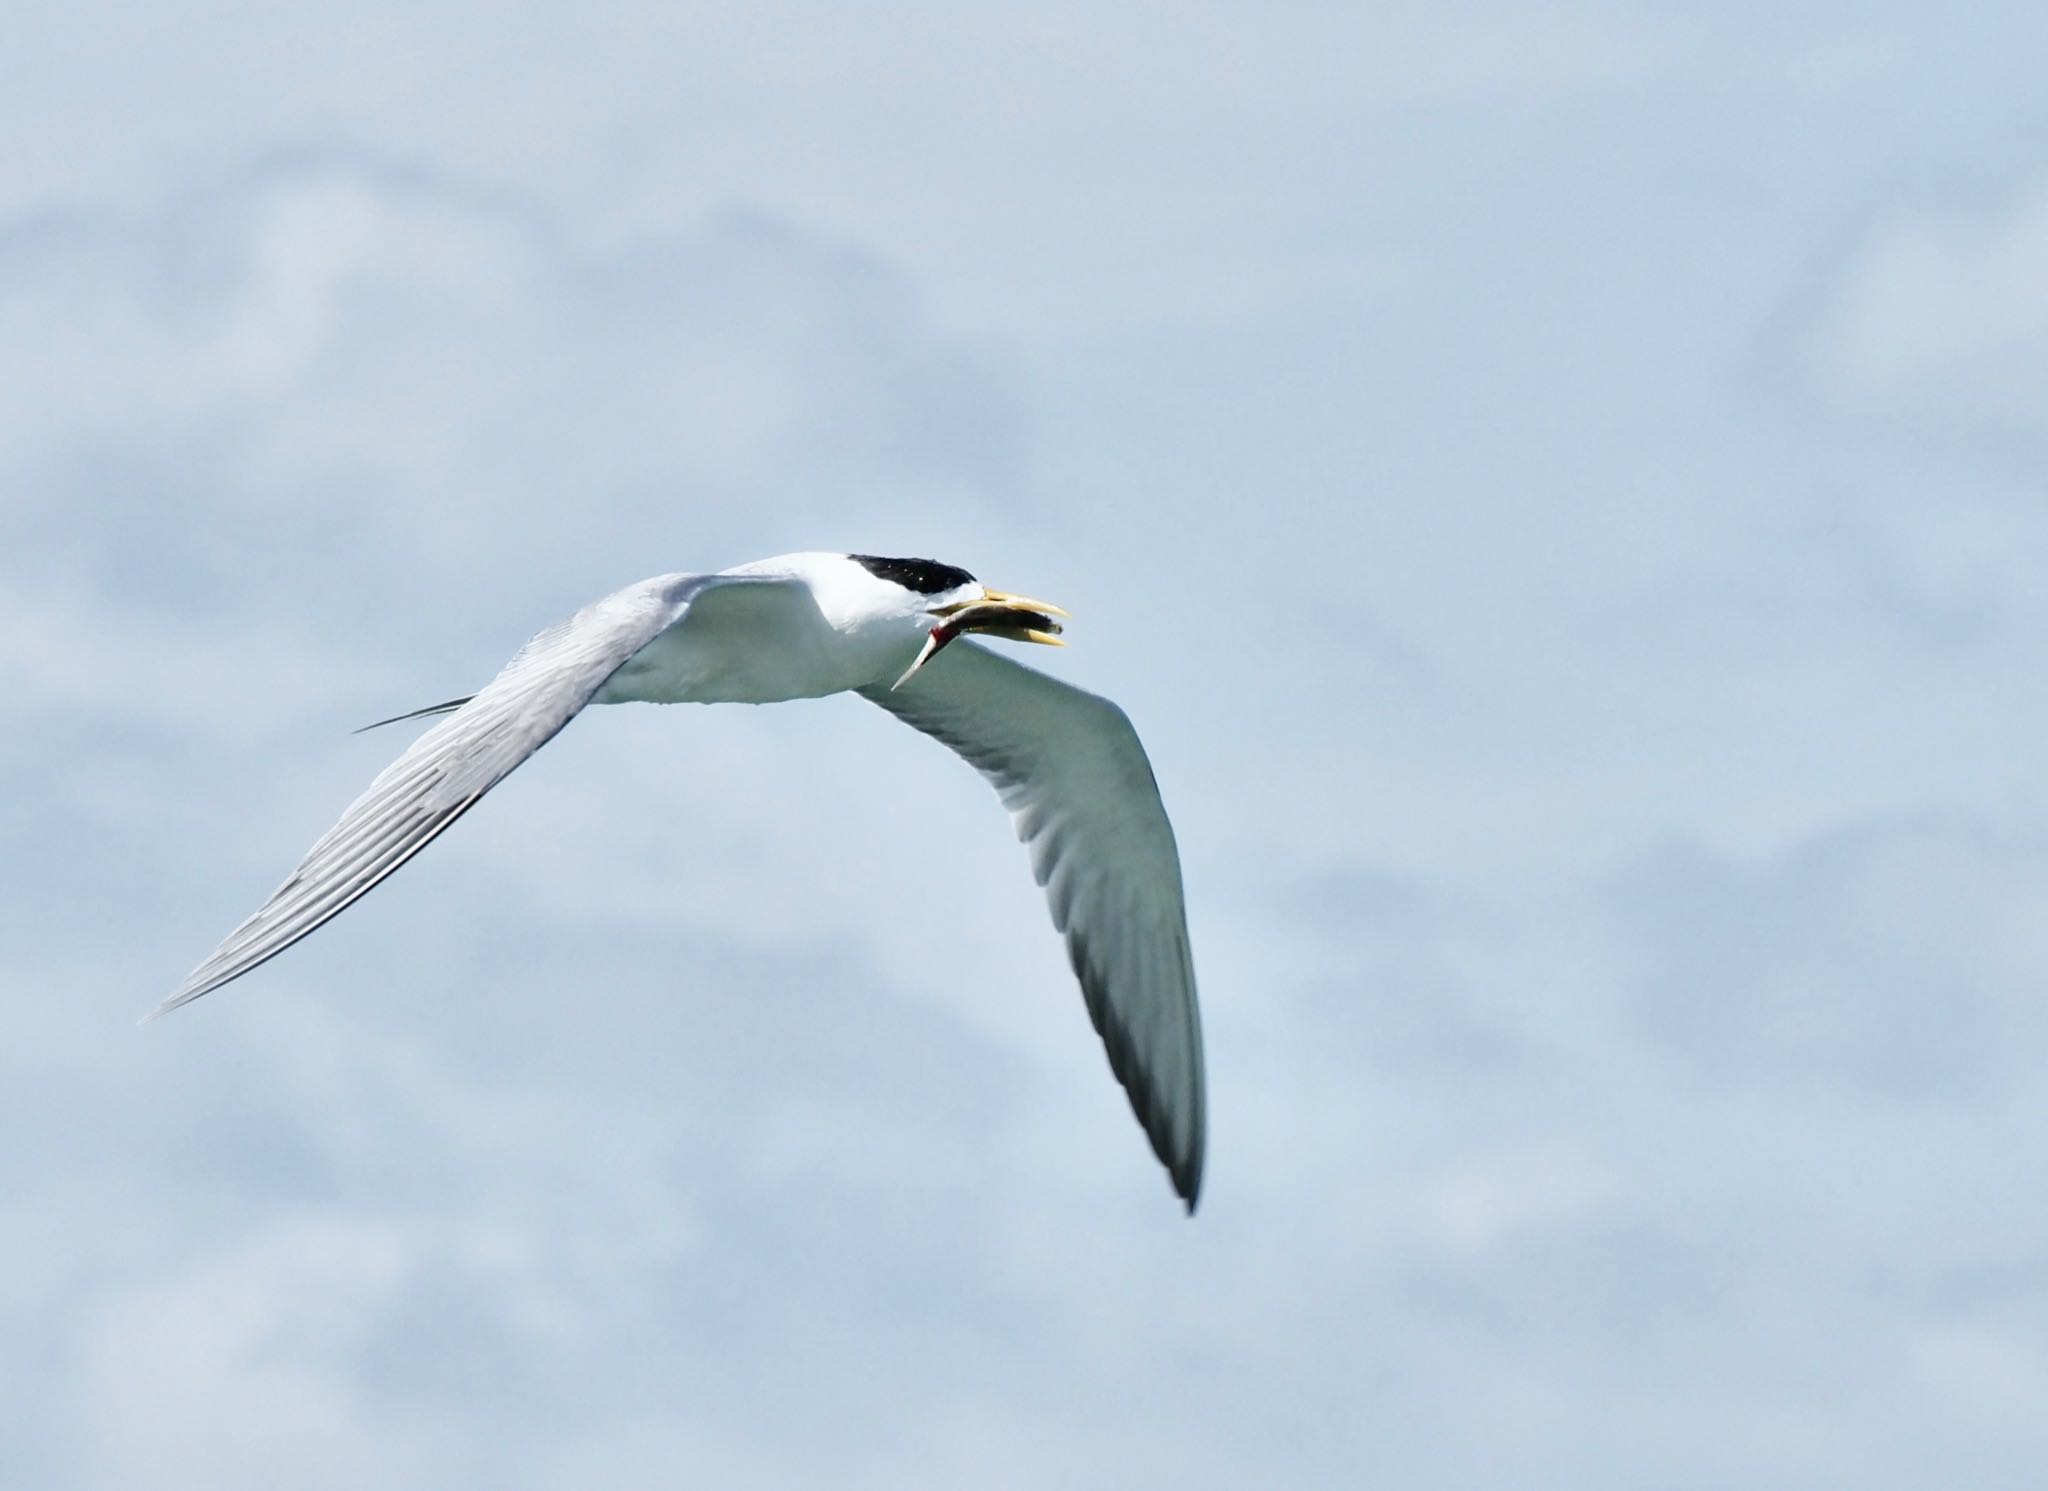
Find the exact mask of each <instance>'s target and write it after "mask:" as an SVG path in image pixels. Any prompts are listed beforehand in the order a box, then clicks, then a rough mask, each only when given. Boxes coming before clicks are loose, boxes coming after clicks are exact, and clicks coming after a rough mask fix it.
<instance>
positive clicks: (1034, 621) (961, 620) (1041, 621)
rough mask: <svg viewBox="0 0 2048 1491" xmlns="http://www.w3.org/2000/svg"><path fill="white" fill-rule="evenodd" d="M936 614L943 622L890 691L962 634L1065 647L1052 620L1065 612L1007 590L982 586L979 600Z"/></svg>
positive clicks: (1050, 603)
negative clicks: (978, 633) (984, 635)
mask: <svg viewBox="0 0 2048 1491" xmlns="http://www.w3.org/2000/svg"><path fill="white" fill-rule="evenodd" d="M937 614H938V615H940V616H941V617H943V618H944V620H942V621H941V622H940V623H939V624H938V625H937V626H935V627H933V628H932V629H931V631H930V632H928V633H926V635H925V639H924V646H923V647H922V648H920V649H919V650H918V654H917V657H916V659H915V660H913V661H912V663H911V665H910V666H909V667H908V668H905V669H904V670H903V676H902V677H901V678H899V679H897V680H896V681H895V682H894V683H892V684H890V685H889V688H890V690H891V691H892V692H893V691H894V690H896V689H900V688H902V687H903V685H904V684H906V683H908V682H910V679H911V675H913V674H914V673H916V672H917V670H918V669H919V668H922V667H923V666H924V665H925V664H926V663H928V662H930V661H931V660H932V659H933V658H934V657H936V656H938V652H939V649H940V648H942V647H944V646H945V645H946V644H947V643H948V642H950V641H952V640H953V639H954V638H955V637H957V636H959V635H960V634H961V633H963V632H986V633H988V635H990V636H992V637H1002V638H1004V639H1005V640H1007V641H1011V642H1038V643H1041V644H1043V645H1044V646H1047V647H1065V646H1066V645H1067V644H1066V643H1064V642H1062V641H1061V640H1060V624H1059V623H1058V622H1057V621H1055V620H1053V618H1054V617H1055V616H1064V615H1066V614H1067V612H1066V609H1065V608H1064V607H1062V606H1055V605H1054V604H1053V603H1052V602H1051V601H1041V600H1034V599H1032V598H1031V597H1030V596H1028V595H1012V594H1010V592H1008V591H1007V590H995V589H992V588H990V587H989V586H986V585H984V586H983V587H982V596H981V599H980V600H976V601H962V602H960V604H958V605H956V606H945V607H942V608H940V610H939V611H938V613H937Z"/></svg>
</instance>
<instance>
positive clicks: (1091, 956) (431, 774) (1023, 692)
mask: <svg viewBox="0 0 2048 1491" xmlns="http://www.w3.org/2000/svg"><path fill="white" fill-rule="evenodd" d="M1066 614H1067V613H1066V612H1064V611H1062V610H1061V609H1060V608H1059V607H1057V606H1053V605H1049V604H1047V603H1046V602H1044V601H1035V600H1032V599H1030V598H1029V597H1026V596H1018V595H1008V594H1005V593H1004V592H1002V591H1000V590H991V589H990V588H988V587H987V586H985V585H983V584H982V583H981V582H980V581H978V580H976V579H975V578H974V576H972V575H970V574H968V573H967V571H965V570H963V569H956V568H955V567H953V566H952V565H947V564H939V563H937V562H935V561H933V560H929V559H883V558H877V557H875V556H873V555H868V554H785V555H782V556H780V557H778V558H774V559H763V560H760V561H758V562H756V563H753V564H742V565H739V566H737V567H735V568H733V569H728V570H721V571H720V572H719V573H717V574H712V575H683V574H677V575H661V576H657V577H656V578H654V579H651V580H643V581H641V582H640V583H639V584H637V585H629V586H627V587H626V588H625V589H624V590H621V591H618V592H617V593H616V594H613V595H608V596H606V597H605V598H604V599H603V600H600V601H598V602H596V603H595V604H593V605H589V606H586V607H584V608H583V609H582V610H581V611H578V612H577V613H576V614H575V615H574V616H572V617H570V618H569V619H568V620H567V621H565V622H563V623H561V624H560V625H558V626H553V627H550V628H548V629H547V630H546V631H544V632H542V633H540V635H538V636H537V637H535V638H534V639H533V640H532V641H530V642H528V643H527V644H526V645H525V646H524V647H522V648H520V649H519V651H518V652H517V653H516V654H515V655H514V656H513V658H512V661H511V662H509V663H507V664H506V665H505V667H504V670H503V671H502V672H500V673H499V674H498V676H497V677H496V678H494V679H492V680H491V682H490V683H488V684H486V685H485V686H484V687H483V688H482V689H481V690H479V691H478V692H477V693H475V694H472V695H470V696H469V697H467V698H463V699H453V700H450V701H448V702H447V703H445V704H436V705H431V706H429V707H428V708H426V709H421V710H416V711H414V712H413V713H411V714H407V715H399V716H397V720H408V719H419V718H424V717H426V716H430V715H446V716H447V718H446V719H444V720H442V721H441V722H440V723H439V724H437V725H435V726H433V727H432V728H431V729H429V730H428V731H427V732H426V733H425V734H423V735H421V736H420V737H419V739H417V740H415V741H414V742H413V743H412V745H411V746H410V747H408V748H407V749H406V751H405V753H404V754H403V755H401V756H400V757H399V758H398V759H397V760H396V761H394V762H392V763H391V765H389V766H388V767H386V768H385V769H384V770H383V771H382V772H381V773H380V774H379V775H378V776H377V778H376V780H375V781H373V782H371V783H370V786H369V790H368V791H366V792H364V793H363V795H362V796H361V797H359V798H357V799H356V800H355V802H353V803H352V804H350V805H349V808H348V811H347V812H345V813H343V814H342V815H341V821H340V822H338V823H336V824H335V825H334V827H333V828H331V829H329V830H328V831H327V833H326V834H325V835H323V836H322V837H321V839H320V840H319V842H318V843H316V844H314V845H313V847H312V848H311V849H310V850H308V851H307V852H306V857H305V858H304V859H303V860H301V861H300V863H299V867H298V868H297V869H296V870H294V871H293V872H292V875H291V878H290V879H288V880H286V881H285V883H284V884H283V885H281V886H279V887H278V888H277V890H276V891H275V892H274V893H273V894H272V895H271V897H270V899H269V900H268V901H265V902H264V903H263V905H262V906H261V907H260V908H259V909H258V910H257V912H256V914H255V915H254V916H252V917H250V918H249V919H248V920H247V921H245V922H243V923H242V925H241V926H239V927H237V928H236V929H235V930H234V931H233V932H231V933H229V934H228V937H227V940H226V941H224V942H222V943H221V945H220V946H219V947H218V948H217V949H215V951H214V953H213V955H212V956H211V957H209V958H208V959H207V960H206V961H205V962H204V963H201V964H200V965H199V966H198V967H197V968H196V969H194V970H193V971H192V974H191V976H190V977H189V978H187V979H186V980H185V982H184V984H183V985H182V986H181V987H180V988H179V989H178V991H177V992H176V993H175V994H173V995H171V997H170V998H168V999H166V1000H165V1001H164V1002H163V1003H162V1004H161V1005H159V1006H158V1007H157V1009H156V1010H155V1011H154V1013H153V1014H152V1015H151V1016H150V1017H149V1018H151V1019H154V1018H156V1016H157V1015H162V1014H164V1013H166V1012H168V1011H170V1010H174V1009H176V1008H177V1007H178V1006H179V1005H181V1004H185V1003H188V1002H190V1001H191V1000H194V999H197V998H198V997H199V996H200V995H202V994H206V993H209V992H211V991H212V990H214V989H218V988H219V987H220V986H221V985H222V984H225V983H227V982H228V981H229V980H231V979H237V978H240V977H241V976H242V975H243V974H245V973H247V972H249V970H251V969H252V968H254V967H256V966H257V965H258V964H259V963H262V962H264V961H266V960H267V959H269V958H272V957H275V956H276V955H277V954H278V953H281V952H283V951H284V950H285V949H286V948H287V947H290V946H291V945H292V944H293V943H294V942H297V941H298V940H299V939H300V938H301V937H304V936H305V935H306V934H307V933H309V932H311V931H313V930H314V929H315V928H317V927H319V926H320V925H322V924H323V923H324V922H326V921H328V920H329V919H330V918H332V917H334V916H336V915H338V914H340V913H341V912H342V911H344V910H346V909H347V908H348V906H349V905H350V904H352V903H353V902H354V901H355V900H356V899H357V898H359V897H360V896H362V895H363V894H365V893H366V892H367V891H369V890H370V888H371V887H373V886H375V885H376V884H377V882H378V881H380V880H382V879H383V878H384V877H385V876H387V875H389V874H390V873H391V872H392V871H393V870H396V869H397V868H398V867H399V866H400V865H402V864H404V863H405V862H406V861H407V860H408V859H410V858H412V856H413V855H415V854H417V853H419V851H420V850H422V849H424V848H426V846H427V845H428V844H430V843H432V842H433V840H434V839H435V838H436V837H437V836H439V835H440V834H441V833H442V832H443V831H444V830H445V829H447V828H448V826H449V825H450V824H452V823H454V822H455V820H456V819H457V818H460V817H461V816H462V815H463V813H465V812H466V811H468V810H469V808H470V807H472V806H473V805H474V804H475V803H476V801H477V799H478V798H480V797H482V796H483V795H484V794H485V793H486V792H488V791H490V790H491V788H493V787H495V786H496V785H497V784H498V783H499V782H501V781H503V780H504V779H505V777H506V776H507V775H508V774H509V773H510V772H511V771H512V770H513V768H515V767H517V766H518V765H519V763H520V762H522V761H524V760H525V759H526V758H527V757H528V756H531V755H532V754H533V753H534V752H535V751H537V750H539V749H540V748H541V747H542V746H543V745H545V744H546V743H547V742H548V741H549V740H550V739H551V738H553V736H554V734H555V732H556V731H558V730H560V729H561V728H562V727H563V726H564V725H566V724H568V723H569V721H570V720H572V719H574V718H575V717H576V715H577V714H578V713H579V712H580V711H581V710H582V709H583V707H584V706H585V705H586V704H624V703H631V702H635V701H646V702H651V703H657V704H677V703H689V704H718V703H749V704H768V703H774V702H777V701H780V700H785V699H811V698H818V697H820V696H822V695H826V694H836V693H841V692H845V691H848V690H851V691H852V692H854V693H857V694H859V695H861V697H863V698H865V699H868V700H870V701H871V702H873V703H875V704H879V705H880V706H881V707H882V708H884V709H886V710H888V711H889V712H890V713H891V714H893V715H895V716H896V717H897V718H898V719H900V720H902V721H904V722H905V723H906V724H909V725H913V726H915V727H916V728H917V729H919V730H922V731H923V732H924V733H925V734H927V735H930V736H932V737H933V738H934V739H936V740H938V741H940V742H942V743H944V744H945V745H948V746H950V747H952V749H953V750H955V751H957V752H958V753H959V754H960V755H961V756H962V757H964V758H965V759H966V760H967V761H968V762H969V763H970V764H971V765H973V766H974V767H975V768H976V769H977V770H978V771H980V772H981V774H982V775H983V776H985V777H987V778H988V780H989V782H990V783H991V784H992V785H993V786H994V787H995V789H996V791H997V793H998V794H1000V796H1001V798H1002V801H1003V806H1004V807H1006V808H1008V809H1009V810H1010V816H1011V820H1012V822H1013V823H1014V824H1015V826H1016V830H1017V836H1018V837H1019V838H1020V839H1022V840H1023V841H1024V843H1025V845H1026V847H1027V848H1028V849H1029V851H1030V855H1031V868H1032V872H1033V873H1034V874H1035V875H1036V876H1037V878H1038V883H1039V884H1040V885H1041V886H1043V887H1044V888H1045V892H1046V898H1047V900H1048V901H1049V902H1050V903H1051V908H1052V919H1053V924H1054V925H1055V926H1056V927H1057V928H1058V929H1059V930H1060V931H1061V932H1062V933H1064V934H1065V936H1066V943H1067V953H1068V957H1069V960H1070V961H1071V962H1072V964H1073V968H1074V973H1075V975H1076V976H1077V977H1078V978H1079V980H1080V984H1081V992H1082V995H1083V996H1084V997H1085V999H1086V1000H1087V1004H1088V1013H1089V1015H1090V1016H1091V1017H1092V1018H1093V1020H1094V1022H1095V1028H1096V1030H1097V1031H1098V1032H1099V1033H1100V1034H1101V1036H1102V1041H1103V1044H1104V1045H1105V1046H1106V1047H1107V1048H1108V1051H1109V1064H1110V1068H1111V1070H1112V1071H1114V1072H1115V1073H1116V1078H1117V1080H1118V1081H1119V1082H1121V1083H1122V1084H1123V1086H1124V1090H1125V1091H1126V1092H1127V1093H1128V1094H1129V1096H1130V1101H1131V1107H1132V1109H1133V1110H1134V1111H1135V1112H1136V1114H1137V1116H1138V1122H1139V1123H1140V1124H1142V1125H1143V1126H1144V1129H1145V1133H1146V1135H1147V1136H1148V1137H1149V1138H1150V1139H1151V1141H1152V1149H1153V1151H1154V1153H1156V1154H1157V1155H1158V1156H1159V1159H1160V1161H1161V1163H1163V1164H1164V1165H1165V1166H1166V1169H1167V1172H1168V1174H1169V1175H1171V1177H1172V1179H1173V1186H1174V1189H1175V1190H1176V1191H1177V1192H1178V1193H1179V1194H1180V1196H1181V1198H1182V1199H1183V1200H1184V1201H1186V1203H1187V1207H1188V1210H1189V1211H1190V1212H1192V1211H1193V1210H1194V1209H1195V1200H1196V1197H1197V1196H1198V1195H1199V1193H1200V1190H1201V1184H1202V1156H1203V1149H1204V1142H1205V1133H1206V1113H1205V1107H1206V1099H1205V1096H1204V1090H1203V1078H1202V1027H1201V1016H1200V1012H1199V1011H1198V1009H1197V1008H1196V1003H1195V973H1194V964H1193V961H1192V959H1191V957H1190V955H1189V951H1188V932H1187V914H1186V911H1185V909H1184V906H1183V902H1182V895H1181V878H1180V859H1179V856H1178V854H1177V852H1176V850H1175V848H1174V840H1173V829H1172V826H1171V825H1170V824H1169V823H1168V822H1167V820H1166V809H1165V807H1164V805H1163V804H1161V802H1160V800H1159V788H1158V786H1157V784H1156V783H1155V782H1154V781H1153V778H1152V767H1151V763H1150V762H1149V761H1148V760H1147V759H1146V757H1145V749H1144V747H1143V746H1142V745H1140V744H1139V743H1138V736H1137V732H1136V731H1135V730H1133V729H1132V728H1131V722H1130V720H1129V718H1128V717H1126V715H1125V714H1124V712H1123V711H1122V710H1121V709H1119V708H1117V706H1116V705H1114V704H1112V703H1111V702H1110V701H1109V700H1107V699H1103V698H1100V697H1098V696H1097V695H1094V694H1090V693H1086V692H1084V691H1083V690H1081V689H1077V688H1074V687H1072V686H1071V685H1069V684H1064V683H1061V682H1059V681H1058V680H1057V679H1053V678H1049V677H1047V676H1046V675H1045V674H1043V673H1039V672H1036V671H1035V670H1033V669H1030V668H1026V667H1024V666H1023V665H1022V664H1019V663H1015V662H1012V661H1010V660H1009V659H1008V658H1004V657H1000V656H998V655H997V654H995V653H993V652H990V651H988V650H987V649H985V648H982V647H978V646H976V645H975V644H974V643H972V642H964V643H961V644H960V645H958V646H950V645H949V644H951V643H952V642H953V641H954V639H956V638H958V637H960V636H962V635H964V634H965V633H968V632H981V633H984V634H986V635H988V636H992V637H1001V638H1005V639H1007V640H1009V641H1015V642H1043V643H1049V644H1051V645H1053V646H1061V645H1064V644H1062V643H1061V642H1060V641H1059V638H1058V633H1059V631H1060V625H1059V623H1058V622H1057V621H1055V620H1054V619H1053V618H1054V617H1055V616H1064V615H1066ZM379 723H381V724H393V723H396V721H395V720H384V721H380V722H379ZM365 728H369V727H365Z"/></svg>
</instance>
